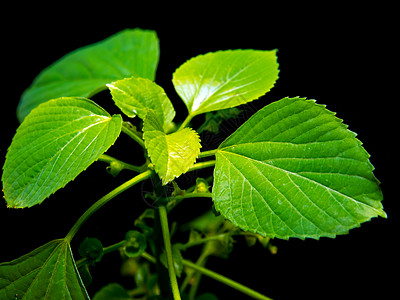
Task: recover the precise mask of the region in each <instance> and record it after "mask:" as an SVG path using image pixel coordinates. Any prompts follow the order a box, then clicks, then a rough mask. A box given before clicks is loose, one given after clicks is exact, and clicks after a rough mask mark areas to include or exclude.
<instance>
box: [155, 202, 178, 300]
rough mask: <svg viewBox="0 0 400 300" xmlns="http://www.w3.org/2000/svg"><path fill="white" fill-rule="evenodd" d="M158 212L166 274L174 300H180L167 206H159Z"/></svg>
mask: <svg viewBox="0 0 400 300" xmlns="http://www.w3.org/2000/svg"><path fill="white" fill-rule="evenodd" d="M159 213H160V223H161V230H162V235H163V240H164V247H165V252H166V256H167V266H168V274H169V280H170V283H171V290H172V295H173V297H174V300H180V299H181V295H180V293H179V287H178V281H177V279H176V274H175V266H174V259H173V257H172V247H171V240H170V234H169V227H168V217H167V208H166V207H165V206H160V207H159Z"/></svg>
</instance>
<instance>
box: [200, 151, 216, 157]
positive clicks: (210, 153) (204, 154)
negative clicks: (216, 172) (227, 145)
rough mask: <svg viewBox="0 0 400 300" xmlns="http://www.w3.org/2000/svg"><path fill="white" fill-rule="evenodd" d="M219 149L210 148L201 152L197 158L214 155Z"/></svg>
mask: <svg viewBox="0 0 400 300" xmlns="http://www.w3.org/2000/svg"><path fill="white" fill-rule="evenodd" d="M217 151H218V149H213V150H208V151H202V152H200V154H199V156H198V157H197V158H203V157H208V156H213V155H215V153H216V152H217Z"/></svg>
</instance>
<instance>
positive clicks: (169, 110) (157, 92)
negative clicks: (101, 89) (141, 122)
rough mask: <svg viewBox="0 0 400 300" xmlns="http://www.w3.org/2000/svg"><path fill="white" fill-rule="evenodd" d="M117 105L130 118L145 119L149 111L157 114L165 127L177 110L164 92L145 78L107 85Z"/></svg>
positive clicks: (122, 80) (132, 78)
mask: <svg viewBox="0 0 400 300" xmlns="http://www.w3.org/2000/svg"><path fill="white" fill-rule="evenodd" d="M107 87H108V88H109V89H110V91H111V95H112V97H113V99H114V101H115V104H116V105H117V106H118V107H119V108H120V109H121V110H122V112H123V113H124V114H125V115H127V116H128V117H130V118H133V117H135V116H136V115H138V116H139V118H141V119H144V118H145V116H146V113H147V110H148V109H152V110H154V111H155V112H156V114H157V116H158V118H159V120H160V121H161V122H162V124H163V125H167V124H169V123H171V121H172V120H173V118H174V117H175V110H174V107H173V106H172V103H171V101H170V100H169V99H168V97H167V95H166V94H165V92H164V90H163V89H162V88H161V87H160V86H159V85H157V84H155V83H154V82H152V81H151V80H149V79H145V78H137V77H131V78H126V79H121V80H118V81H116V82H113V83H111V84H107Z"/></svg>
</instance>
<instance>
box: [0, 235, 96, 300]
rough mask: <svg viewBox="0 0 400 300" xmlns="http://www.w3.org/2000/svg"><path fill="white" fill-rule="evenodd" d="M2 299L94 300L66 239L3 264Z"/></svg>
mask: <svg viewBox="0 0 400 300" xmlns="http://www.w3.org/2000/svg"><path fill="white" fill-rule="evenodd" d="M0 299H44V300H53V299H60V300H64V299H71V300H72V299H73V300H78V299H90V298H89V296H88V294H87V292H86V289H85V287H84V285H83V283H82V281H81V278H80V275H79V273H78V270H77V268H76V265H75V261H74V258H73V256H72V252H71V248H70V245H69V243H68V242H66V241H65V240H63V239H61V240H54V241H51V242H49V243H47V244H45V245H43V246H41V247H39V248H37V249H36V250H33V251H32V252H30V253H28V254H26V255H24V256H22V257H20V258H18V259H16V260H13V261H11V262H6V263H2V264H0Z"/></svg>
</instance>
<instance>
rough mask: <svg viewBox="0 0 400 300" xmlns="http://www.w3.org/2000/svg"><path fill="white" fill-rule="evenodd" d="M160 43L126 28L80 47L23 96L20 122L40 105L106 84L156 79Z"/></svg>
mask: <svg viewBox="0 0 400 300" xmlns="http://www.w3.org/2000/svg"><path fill="white" fill-rule="evenodd" d="M158 59H159V43H158V38H157V35H156V33H155V32H154V31H149V30H140V29H126V30H123V31H121V32H119V33H117V34H115V35H113V36H111V37H109V38H107V39H105V40H103V41H100V42H98V43H95V44H92V45H89V46H86V47H82V48H79V49H77V50H75V51H73V52H71V53H69V54H67V55H65V56H64V57H62V58H61V59H59V60H58V61H57V62H55V63H54V64H52V65H51V66H49V67H48V68H46V69H44V70H43V71H42V72H41V73H40V74H39V75H38V76H37V77H36V79H35V80H34V81H33V83H32V85H31V86H30V87H29V88H28V89H27V90H26V91H25V92H24V93H23V95H22V97H21V101H20V103H19V106H18V110H17V113H18V119H19V120H20V121H21V122H22V120H23V119H24V118H25V116H26V115H27V114H28V113H29V112H30V111H31V110H32V109H33V108H34V107H36V106H38V105H39V104H40V103H42V102H45V101H47V100H50V99H54V98H58V97H64V96H74V97H90V96H91V95H94V94H96V93H97V92H99V91H101V90H103V89H105V84H107V83H111V82H114V81H116V80H119V79H122V78H126V77H131V76H138V77H144V78H148V79H150V80H154V79H155V73H156V69H157V64H158Z"/></svg>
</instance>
